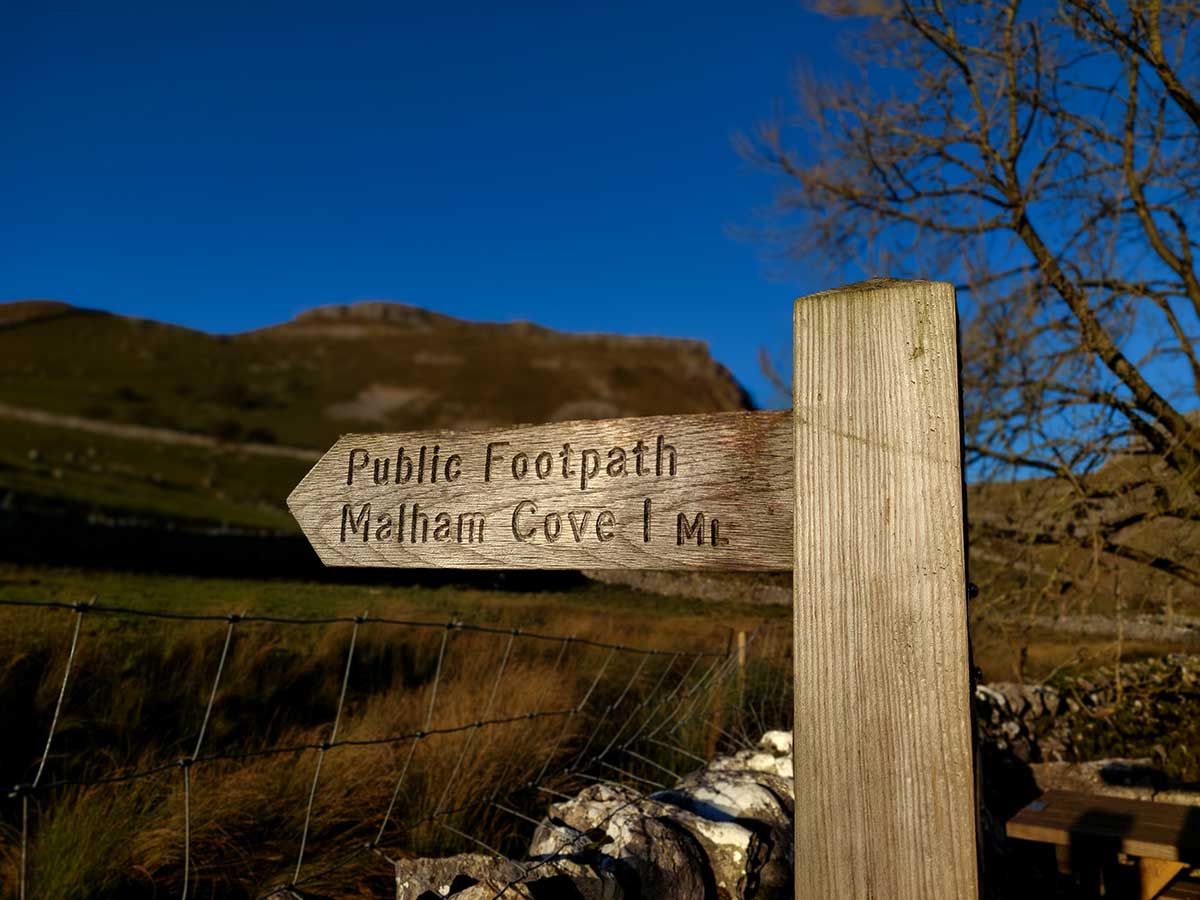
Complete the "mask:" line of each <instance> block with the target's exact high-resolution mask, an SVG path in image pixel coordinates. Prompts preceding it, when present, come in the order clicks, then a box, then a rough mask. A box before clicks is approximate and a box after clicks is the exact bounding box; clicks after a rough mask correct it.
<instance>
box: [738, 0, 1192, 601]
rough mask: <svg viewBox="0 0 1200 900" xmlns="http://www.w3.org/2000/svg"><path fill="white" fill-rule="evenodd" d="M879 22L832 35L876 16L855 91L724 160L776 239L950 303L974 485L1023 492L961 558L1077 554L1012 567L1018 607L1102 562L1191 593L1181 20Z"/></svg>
mask: <svg viewBox="0 0 1200 900" xmlns="http://www.w3.org/2000/svg"><path fill="white" fill-rule="evenodd" d="M872 7H873V8H870V9H868V8H865V7H862V6H860V7H858V9H857V10H853V9H849V10H848V9H845V8H843V9H841V10H833V9H832V8H829V7H827V8H826V9H825V11H826V12H838V11H840V12H856V13H859V14H862V13H870V14H872V16H873V21H872V24H871V25H870V27H869V39H868V40H867V42H866V43H865V44H864V45H863V46H862V47H861V49H860V53H861V60H860V61H861V63H862V75H861V77H860V78H859V79H858V80H857V82H856V83H847V84H830V83H827V82H825V81H819V80H815V79H812V78H808V79H801V81H800V84H799V87H798V91H797V94H798V100H799V104H798V109H797V112H796V115H795V116H794V117H792V118H791V119H789V120H787V121H783V122H779V121H776V122H772V123H769V124H766V125H763V126H761V127H760V128H759V130H758V131H757V133H756V134H755V135H754V136H753V137H750V138H747V139H745V140H744V141H743V147H742V149H743V151H744V152H745V153H746V154H747V155H748V156H749V157H751V158H752V159H754V160H755V161H757V162H759V163H761V164H763V165H765V166H766V167H768V168H769V169H770V170H772V171H774V172H775V173H777V174H778V175H779V176H781V178H780V184H781V189H780V192H779V194H778V205H779V209H780V212H781V222H780V226H779V228H778V229H777V231H776V232H775V234H774V237H775V238H776V239H778V240H780V241H782V242H783V245H784V246H785V248H786V250H787V251H788V252H789V253H790V254H792V255H794V256H796V257H799V258H802V259H805V260H812V259H814V258H817V259H825V260H833V261H835V262H836V263H837V264H839V265H846V264H848V263H851V264H856V265H857V266H858V267H859V268H861V269H862V270H863V271H864V273H866V274H875V273H882V272H886V273H887V274H891V275H909V276H913V275H915V276H923V277H933V278H940V279H951V280H955V281H956V282H958V283H959V285H960V288H959V289H960V300H961V301H962V304H961V305H962V311H963V314H964V322H963V356H964V366H965V371H964V388H965V397H964V401H965V415H966V431H967V435H966V436H967V441H968V452H969V463H970V471H971V472H972V474H973V477H974V478H975V480H977V481H979V482H995V481H996V480H997V479H1002V478H1003V479H1009V480H1011V481H1013V482H1014V483H1017V484H1020V485H1022V490H1021V491H1014V490H1012V489H1009V490H1007V491H1005V492H993V493H992V494H988V493H987V492H986V491H984V492H983V493H982V494H981V495H980V496H979V497H977V498H976V499H975V500H974V502H973V509H972V517H971V527H972V539H973V541H976V542H978V541H981V540H982V539H983V538H991V539H994V540H998V541H1003V542H1005V543H1006V544H1007V546H1008V547H1009V557H1010V559H1011V556H1012V554H1011V548H1012V546H1014V544H1013V542H1018V543H1019V544H1020V545H1024V546H1027V547H1029V548H1036V547H1047V548H1049V547H1053V548H1057V549H1058V550H1061V549H1062V548H1068V549H1071V550H1072V553H1073V554H1074V555H1073V557H1072V559H1073V560H1074V562H1072V563H1071V564H1070V565H1068V566H1066V567H1062V566H1059V565H1058V564H1057V563H1055V562H1053V560H1055V559H1058V558H1059V557H1058V556H1053V555H1048V554H1047V553H1040V554H1037V553H1033V551H1032V550H1031V553H1033V555H1031V556H1030V558H1029V559H1028V560H1026V562H1027V563H1028V565H1029V566H1030V567H1031V569H1030V571H1032V572H1034V573H1036V574H1033V575H1030V576H1029V578H1028V579H1026V582H1027V583H1025V587H1026V588H1027V589H1028V588H1030V587H1031V585H1033V584H1034V583H1035V582H1041V583H1043V587H1044V588H1045V590H1047V591H1049V592H1051V593H1053V592H1061V590H1062V583H1063V582H1064V580H1065V582H1067V583H1073V584H1075V585H1076V586H1078V583H1079V581H1080V579H1081V578H1087V577H1090V578H1093V579H1094V578H1096V577H1099V576H1098V575H1097V572H1098V571H1099V569H1098V565H1099V561H1100V560H1101V559H1105V560H1108V561H1110V562H1111V561H1112V560H1113V559H1114V558H1115V559H1119V560H1124V561H1125V563H1126V564H1131V565H1136V566H1137V567H1149V569H1151V570H1155V571H1157V572H1160V573H1167V574H1169V575H1170V576H1172V577H1173V578H1175V579H1182V580H1183V581H1185V582H1188V583H1190V584H1191V585H1200V553H1197V547H1198V544H1200V530H1198V529H1197V524H1198V523H1200V502H1198V496H1200V427H1198V425H1200V422H1198V421H1197V419H1196V418H1195V417H1194V416H1190V415H1188V414H1186V413H1187V411H1189V410H1192V409H1195V407H1196V405H1197V403H1198V401H1200V359H1198V358H1197V352H1196V339H1197V329H1198V328H1200V278H1198V275H1197V272H1198V270H1197V265H1196V253H1197V249H1198V248H1197V237H1196V235H1197V231H1198V229H1200V99H1198V98H1200V46H1198V45H1197V43H1196V38H1197V36H1198V35H1197V30H1198V29H1197V23H1198V20H1200V5H1198V4H1197V3H1196V2H1195V0H1179V2H1155V0H1130V2H1128V3H1126V4H1124V5H1115V4H1110V3H1109V2H1108V0H1099V2H1093V0H1061V2H1060V3H1059V4H1058V5H1057V6H1055V4H1054V3H1040V4H1022V3H1020V2H1018V0H983V2H977V3H951V2H941V0H933V2H916V0H913V2H908V0H904V2H900V3H893V4H886V5H884V6H880V5H879V4H878V3H872ZM873 85H876V86H878V85H883V88H882V89H879V88H877V87H876V88H873ZM1033 476H1040V477H1036V478H1035V477H1033ZM977 493H979V492H977ZM1080 560H1086V561H1087V562H1086V565H1084V566H1083V567H1082V568H1081V567H1080V565H1079V563H1080ZM1013 561H1014V562H1017V561H1016V560H1013Z"/></svg>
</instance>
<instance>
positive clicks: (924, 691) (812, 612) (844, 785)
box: [793, 280, 978, 900]
mask: <svg viewBox="0 0 1200 900" xmlns="http://www.w3.org/2000/svg"><path fill="white" fill-rule="evenodd" d="M956 331H957V326H956V316H955V305H954V288H953V287H952V286H951V285H949V284H943V283H934V282H905V281H890V280H879V281H869V282H864V283H862V284H856V285H850V286H848V287H844V288H840V289H838V290H833V291H828V292H825V293H820V294H815V295H812V296H809V297H804V298H801V299H799V300H797V301H796V305H795V373H794V374H795V378H794V385H795V387H794V397H793V400H794V406H793V409H794V412H793V426H794V440H795V486H796V493H795V504H796V506H795V570H794V584H795V587H794V641H795V645H794V657H795V677H796V685H795V686H796V691H795V777H796V880H795V884H796V897H797V900H801V898H804V900H807V898H813V900H816V898H820V900H851V898H855V900H857V898H862V897H887V898H889V900H930V898H939V900H965V898H974V897H977V896H978V886H977V877H976V852H975V808H974V790H973V778H972V758H971V706H970V688H969V682H968V658H967V620H966V601H967V596H966V590H967V588H966V573H965V560H964V543H963V535H964V532H963V507H962V504H963V496H962V463H961V460H962V452H961V440H960V436H959V393H958V366H957V360H958V354H957V334H956Z"/></svg>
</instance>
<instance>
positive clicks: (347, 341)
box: [0, 301, 749, 533]
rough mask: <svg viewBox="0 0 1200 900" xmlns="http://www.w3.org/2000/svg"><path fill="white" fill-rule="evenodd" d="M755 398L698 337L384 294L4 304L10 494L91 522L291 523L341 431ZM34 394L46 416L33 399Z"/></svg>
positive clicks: (12, 501)
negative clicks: (241, 304)
mask: <svg viewBox="0 0 1200 900" xmlns="http://www.w3.org/2000/svg"><path fill="white" fill-rule="evenodd" d="M748 402H749V401H748V397H747V395H746V393H745V391H744V390H743V389H742V388H741V387H740V386H739V385H738V384H737V382H736V381H735V380H734V379H733V377H732V376H731V375H730V374H729V372H728V371H727V370H726V369H725V368H724V367H722V366H721V365H719V364H718V363H716V362H715V361H714V360H713V359H712V357H711V356H710V355H709V353H708V350H707V348H706V347H705V346H704V345H703V344H701V343H700V342H697V341H683V340H669V339H660V338H637V337H622V336H615V335H580V334H565V333H561V332H555V331H550V330H548V329H544V328H539V327H537V326H534V325H530V324H527V323H512V324H490V323H472V322H465V321H461V320H458V319H454V318H450V317H448V316H442V315H438V314H435V313H431V312H427V311H424V310H420V309H416V308H414V307H410V306H405V305H401V304H392V303H375V302H372V303H359V304H354V305H352V306H332V307H323V308H319V309H315V310H310V311H309V312H307V313H304V314H303V315H301V316H300V317H298V318H297V319H296V320H294V321H291V322H287V323H284V324H282V325H277V326H273V327H270V328H264V329H261V330H259V331H253V332H248V333H245V334H238V335H229V336H226V335H212V334H205V333H203V332H198V331H192V330H189V329H186V328H179V327H176V326H172V325H165V324H162V323H160V322H152V321H147V320H143V319H134V318H129V317H125V316H118V315H112V314H109V313H104V312H98V311H95V310H86V309H79V308H76V307H73V306H69V305H67V304H65V303H58V302H51V301H26V302H18V303H9V304H3V305H0V422H3V427H2V428H0V502H3V504H4V505H5V508H6V509H8V510H9V511H10V512H11V511H12V510H13V509H18V510H30V509H34V510H42V511H48V510H53V511H55V512H56V513H63V512H64V511H69V512H70V513H72V514H74V515H77V516H79V515H82V516H88V517H90V519H91V520H92V521H93V522H94V521H96V519H97V516H98V515H99V516H100V517H102V518H103V517H107V518H108V519H110V520H111V519H116V520H124V521H128V520H131V519H132V520H135V521H141V520H146V519H151V520H162V519H168V520H172V521H174V522H178V523H180V524H181V525H182V526H184V527H188V526H190V527H206V528H211V527H215V526H220V527H235V528H242V529H267V530H278V531H283V532H287V533H292V532H294V526H293V523H292V521H291V518H290V516H288V514H287V512H286V510H285V508H284V505H283V503H284V498H285V497H286V496H287V494H288V492H289V491H290V490H291V488H292V487H293V486H294V485H295V484H296V482H297V481H299V479H300V478H301V477H302V476H303V475H304V473H305V472H306V471H307V469H308V467H309V465H311V462H312V461H313V460H315V459H316V457H317V456H318V455H319V454H320V453H321V452H322V451H324V449H326V448H327V447H328V446H329V445H330V444H331V443H332V442H333V441H334V440H335V439H336V438H337V437H338V435H340V434H342V433H344V432H348V431H356V430H357V431H383V430H388V429H395V430H403V429H407V428H416V427H443V428H456V427H457V428H463V427H477V426H486V425H494V424H502V423H516V422H542V421H556V420H565V419H586V418H601V417H610V416H623V415H649V414H653V413H667V412H672V413H688V412H708V411H718V410H731V409H743V408H746V407H747V406H748ZM31 410H32V411H36V413H37V416H36V418H32V419H31V417H30V416H28V415H24V416H23V415H22V414H23V413H26V412H28V411H31ZM272 448H277V450H278V452H272ZM6 498H7V499H6Z"/></svg>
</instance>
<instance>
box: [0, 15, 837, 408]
mask: <svg viewBox="0 0 1200 900" xmlns="http://www.w3.org/2000/svg"><path fill="white" fill-rule="evenodd" d="M433 8H435V7H432V6H431V7H428V8H427V7H423V6H417V5H415V4H404V3H338V4H311V3H297V2H289V3H286V4H285V3H278V4H264V3H260V4H241V3H237V4H229V5H225V6H220V5H215V4H212V3H205V4H204V5H203V6H199V5H197V6H187V5H183V4H178V3H166V4H161V3H144V2H139V3H113V4H100V3H89V4H79V5H69V4H64V3H55V2H33V0H17V2H16V3H15V4H13V3H11V2H10V3H9V4H7V5H6V12H5V13H4V17H3V18H4V20H5V24H4V27H3V29H0V50H2V52H0V121H3V122H4V123H5V125H4V129H3V134H2V135H0V173H3V174H0V179H2V183H3V190H2V192H0V193H2V194H3V195H4V197H5V201H4V207H5V209H6V213H5V215H4V216H3V219H2V223H0V300H14V299H21V298H28V297H52V298H56V299H61V300H66V301H68V302H71V303H75V304H78V305H82V306H89V307H97V308H102V309H109V310H115V311H119V312H123V313H128V314H133V315H139V316H148V317H153V318H156V319H163V320H167V321H171V322H177V323H181V324H185V325H189V326H193V327H196V328H201V329H205V330H209V331H219V332H229V331H240V330H244V329H249V328H254V327H257V326H261V325H266V324H270V323H274V322H278V321H282V320H284V319H287V318H289V317H291V316H293V315H295V314H296V313H297V312H299V311H300V310H303V309H305V308H308V307H311V306H314V305H318V304H323V303H337V302H347V301H353V300H357V299H367V298H384V299H392V300H401V301H405V302H410V303H414V304H417V305H420V306H425V307H429V308H432V309H436V310H439V311H442V312H445V313H449V314H452V315H457V316H462V317H465V318H470V319H491V320H509V319H518V318H524V319H531V320H534V321H536V322H539V323H541V324H544V325H548V326H551V327H556V328H563V329H568V330H578V331H618V332H626V333H655V334H668V335H681V336H688V337H697V338H701V339H703V340H706V341H708V342H709V343H710V345H711V346H712V349H713V352H714V354H715V355H716V357H717V358H718V359H720V360H721V361H722V362H724V363H725V364H727V365H728V366H730V367H731V368H732V369H733V370H734V372H735V374H736V375H737V376H738V378H739V379H741V380H742V381H743V383H744V384H746V385H747V386H748V387H749V388H750V389H751V390H752V392H753V393H754V394H755V396H756V397H758V398H759V399H760V400H761V401H768V400H769V399H770V395H769V390H768V388H767V386H766V383H765V382H764V380H763V379H762V378H761V377H760V375H759V373H758V368H757V363H756V359H755V356H756V353H757V351H758V348H759V347H760V346H764V345H765V346H768V347H769V348H771V349H772V350H773V351H782V350H783V349H784V348H785V346H786V342H787V337H788V332H789V329H790V309H791V303H790V300H791V298H792V297H793V296H795V295H797V294H799V293H804V292H807V291H810V290H817V289H820V288H823V287H828V286H830V285H829V283H828V282H829V280H830V277H829V275H828V274H827V273H823V272H813V273H811V275H806V274H805V273H803V272H795V273H792V274H791V275H789V276H787V277H786V278H782V279H781V278H780V277H779V276H778V275H770V274H769V273H770V271H771V269H772V268H773V267H772V266H771V265H769V264H768V263H767V262H766V261H765V260H764V254H763V250H762V247H761V246H760V245H758V244H756V243H755V242H753V241H748V240H741V239H736V238H734V237H731V236H730V229H731V227H738V226H753V225H754V224H755V223H756V221H757V219H756V214H757V212H758V211H760V210H761V209H762V208H763V207H764V206H766V205H767V204H768V203H769V200H770V196H771V188H772V182H771V180H770V179H769V178H768V177H766V176H764V175H763V174H761V173H758V172H755V171H752V170H751V169H750V167H748V166H747V165H746V164H745V163H744V162H742V161H741V160H740V159H739V158H738V156H737V154H736V153H735V152H734V150H733V148H732V146H731V137H732V136H733V135H734V134H735V133H736V132H738V131H739V130H749V129H751V128H752V127H753V126H754V124H755V122H757V121H759V120H761V119H763V118H767V117H769V116H770V115H771V114H772V112H773V110H775V109H776V108H778V106H779V104H781V103H785V102H786V100H787V98H788V93H789V84H790V80H791V76H792V74H793V73H794V72H795V70H796V67H797V65H801V64H802V65H805V66H808V67H811V68H812V69H814V70H816V71H828V70H833V71H837V70H838V68H839V67H840V66H841V65H843V63H842V62H841V59H842V57H841V55H840V53H839V41H844V40H846V39H847V36H848V29H850V28H852V27H853V26H852V25H847V24H845V23H838V22H832V21H829V20H826V19H823V18H820V17H818V16H815V15H813V14H812V13H809V12H807V11H805V10H804V9H803V8H802V6H801V5H800V3H799V2H797V0H791V2H760V3H753V4H745V3H739V4H733V3H728V4H705V3H702V2H687V3H683V2H657V3H603V4H594V3H592V4H583V3H566V2H563V3H539V4H521V5H517V6H512V7H507V8H505V9H503V10H502V11H501V10H500V9H499V7H498V6H496V5H494V4H480V5H478V6H468V5H453V6H452V5H449V4H445V5H437V6H436V10H437V11H431V9H433Z"/></svg>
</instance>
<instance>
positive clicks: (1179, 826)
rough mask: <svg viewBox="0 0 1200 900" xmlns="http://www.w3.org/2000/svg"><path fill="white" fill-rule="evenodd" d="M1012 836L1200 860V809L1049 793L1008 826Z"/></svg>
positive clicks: (1125, 799) (1006, 829)
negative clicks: (1100, 845)
mask: <svg viewBox="0 0 1200 900" xmlns="http://www.w3.org/2000/svg"><path fill="white" fill-rule="evenodd" d="M1005 831H1006V833H1007V834H1008V836H1009V837H1012V838H1020V839H1022V840H1027V841H1040V842H1042V843H1047V844H1058V845H1060V846H1068V845H1071V844H1083V845H1087V844H1088V843H1089V842H1091V843H1100V844H1103V845H1104V846H1106V847H1108V848H1109V849H1110V850H1111V851H1112V852H1116V851H1117V850H1120V851H1121V852H1122V853H1128V854H1130V855H1131V856H1146V857H1152V858H1154V859H1161V860H1176V861H1180V862H1187V863H1191V864H1194V865H1195V864H1200V810H1198V809H1197V808H1196V807H1193V806H1184V805H1182V804H1175V803H1155V802H1152V801H1148V800H1130V799H1127V798H1125V797H1105V796H1099V795H1094V794H1081V793H1077V792H1075V791H1047V792H1046V793H1045V794H1043V795H1042V796H1041V797H1039V798H1038V799H1037V800H1035V801H1034V802H1033V803H1030V804H1029V805H1028V806H1026V807H1025V808H1024V809H1022V810H1021V811H1020V812H1019V813H1017V814H1016V815H1015V816H1013V817H1012V818H1011V819H1009V820H1008V822H1007V823H1006V824H1005Z"/></svg>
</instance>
